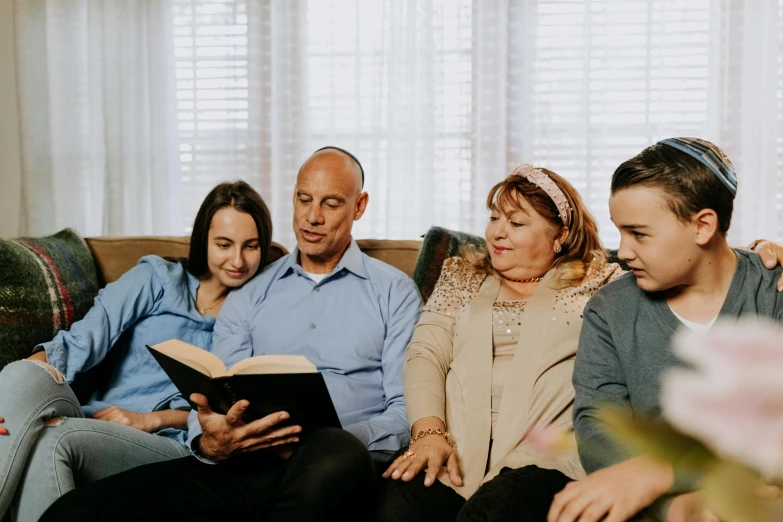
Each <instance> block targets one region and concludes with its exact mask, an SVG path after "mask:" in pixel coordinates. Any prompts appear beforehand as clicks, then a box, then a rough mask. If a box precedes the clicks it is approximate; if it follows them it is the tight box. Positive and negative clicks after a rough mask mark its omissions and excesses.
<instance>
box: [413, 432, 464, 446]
mask: <svg viewBox="0 0 783 522" xmlns="http://www.w3.org/2000/svg"><path fill="white" fill-rule="evenodd" d="M427 435H440V436H441V437H443V438H444V439H446V442H448V444H449V446H451V447H454V443H452V442H451V437H450V436H449V432H447V431H443V430H442V429H440V428H434V429H433V428H430V429H428V430H421V431H420V432H419V433H417V434H416V436H415V437H411V440H410V442H408V447H410V446H412V445H413V443H414V442H416V441H417V440H419V439H421V438H424V437H426V436H427Z"/></svg>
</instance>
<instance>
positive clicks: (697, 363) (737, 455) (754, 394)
mask: <svg viewBox="0 0 783 522" xmlns="http://www.w3.org/2000/svg"><path fill="white" fill-rule="evenodd" d="M674 349H675V353H676V354H677V355H678V356H679V357H680V358H682V359H683V360H684V361H685V362H686V363H689V364H690V365H691V366H692V367H693V369H684V368H678V369H672V370H670V371H668V372H667V373H666V374H665V375H664V376H663V382H662V398H661V408H662V411H663V415H664V417H665V418H666V419H667V420H668V421H669V422H671V423H672V424H673V425H674V426H675V427H677V428H678V429H680V430H681V431H683V432H684V433H687V434H688V435H691V436H693V437H695V438H697V439H698V440H701V441H702V442H703V443H705V444H706V445H707V446H708V447H710V448H711V449H712V450H714V451H715V452H716V453H717V454H719V455H721V456H724V457H730V458H734V459H735V460H739V461H741V462H743V463H745V464H747V465H749V466H752V467H754V468H756V469H758V470H759V471H760V472H762V473H763V474H764V475H766V476H768V477H778V478H780V477H781V476H783V328H781V326H780V325H775V324H772V323H771V322H769V321H764V320H759V319H749V318H748V319H741V320H739V321H738V322H735V321H725V322H724V321H718V322H716V323H715V325H714V326H713V327H712V328H711V329H710V330H709V331H708V332H706V333H697V332H694V331H692V330H690V329H684V330H683V331H681V332H680V333H678V334H677V336H676V337H675V340H674Z"/></svg>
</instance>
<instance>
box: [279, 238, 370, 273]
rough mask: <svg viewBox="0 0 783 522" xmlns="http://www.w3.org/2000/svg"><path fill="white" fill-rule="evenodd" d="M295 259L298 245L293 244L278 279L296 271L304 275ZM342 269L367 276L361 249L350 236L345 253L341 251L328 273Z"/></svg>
mask: <svg viewBox="0 0 783 522" xmlns="http://www.w3.org/2000/svg"><path fill="white" fill-rule="evenodd" d="M297 259H299V247H298V246H295V247H294V249H293V250H292V251H291V253H290V254H289V255H288V259H287V260H286V262H285V264H284V265H283V269H282V270H281V271H280V275H279V276H278V279H281V278H283V277H285V276H287V275H289V274H290V273H292V272H296V273H297V274H300V275H304V270H303V269H302V266H301V265H300V264H299V263H297V262H296V260H297ZM343 269H345V270H348V271H349V272H351V273H352V274H354V275H357V276H359V277H361V278H362V279H367V278H369V274H368V273H367V269H366V268H365V267H364V259H362V251H361V249H360V248H359V245H357V244H356V241H355V240H354V239H353V238H351V242H350V244H349V245H348V248H347V249H346V250H345V253H343V257H341V258H340V262H339V263H337V266H336V267H334V270H332V272H331V274H330V275H333V274H337V273H339V272H340V271H341V270H343Z"/></svg>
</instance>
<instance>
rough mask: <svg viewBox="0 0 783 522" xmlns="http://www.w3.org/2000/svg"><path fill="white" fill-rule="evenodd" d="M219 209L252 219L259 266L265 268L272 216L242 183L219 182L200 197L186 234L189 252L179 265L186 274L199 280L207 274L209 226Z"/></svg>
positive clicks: (270, 237)
mask: <svg viewBox="0 0 783 522" xmlns="http://www.w3.org/2000/svg"><path fill="white" fill-rule="evenodd" d="M223 208H233V209H234V210H237V211H239V212H244V213H245V214H249V215H250V217H252V218H253V221H255V223H256V228H257V229H258V246H259V248H260V249H261V266H262V267H263V266H265V265H266V264H267V262H268V259H269V250H270V248H271V246H272V216H271V215H270V214H269V209H268V208H267V206H266V203H264V200H263V198H261V196H260V195H259V194H258V192H256V191H255V190H254V189H253V187H251V186H250V185H248V184H247V183H245V182H244V181H235V182H233V183H228V182H227V183H221V184H220V185H218V186H216V187H215V188H213V189H212V190H211V191H210V192H209V194H207V197H206V198H204V202H203V203H201V207H200V208H199V209H198V213H197V214H196V219H195V221H194V222H193V232H192V233H191V234H190V252H189V254H188V259H187V262H183V265H184V266H185V268H186V269H187V270H188V272H190V273H191V274H193V275H194V276H196V277H202V276H204V275H206V274H207V272H209V266H208V265H207V244H208V238H209V227H210V225H211V224H212V218H213V217H214V215H215V213H216V212H217V211H218V210H220V209H223Z"/></svg>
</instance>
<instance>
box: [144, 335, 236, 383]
mask: <svg viewBox="0 0 783 522" xmlns="http://www.w3.org/2000/svg"><path fill="white" fill-rule="evenodd" d="M150 348H152V349H154V350H157V351H159V352H161V353H163V354H166V355H168V356H169V357H171V358H172V359H176V360H177V361H179V362H181V363H182V364H184V365H186V366H189V367H191V368H193V369H194V370H196V371H197V372H200V373H203V374H204V375H208V376H210V377H221V376H223V375H226V367H225V365H223V361H221V360H220V358H219V357H218V356H217V355H215V354H213V353H209V352H208V351H206V350H203V349H201V348H199V347H198V346H193V345H192V344H188V343H186V342H184V341H180V340H179V339H171V340H170V341H166V342H163V343H158V344H154V345H152V346H150Z"/></svg>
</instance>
